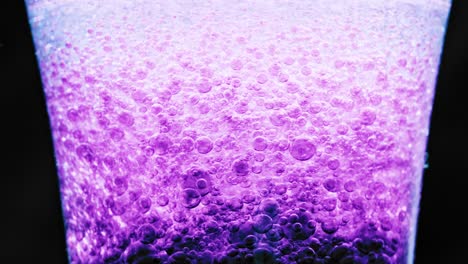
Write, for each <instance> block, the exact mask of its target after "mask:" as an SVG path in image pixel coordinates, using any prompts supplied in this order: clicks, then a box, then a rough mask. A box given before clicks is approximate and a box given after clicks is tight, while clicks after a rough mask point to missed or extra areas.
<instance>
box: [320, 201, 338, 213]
mask: <svg viewBox="0 0 468 264" xmlns="http://www.w3.org/2000/svg"><path fill="white" fill-rule="evenodd" d="M322 205H323V208H324V209H325V210H327V211H329V212H330V211H333V210H335V208H336V199H335V198H328V199H324V200H323V201H322Z"/></svg>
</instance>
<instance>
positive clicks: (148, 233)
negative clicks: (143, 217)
mask: <svg viewBox="0 0 468 264" xmlns="http://www.w3.org/2000/svg"><path fill="white" fill-rule="evenodd" d="M138 236H139V238H140V242H141V243H143V244H151V243H153V241H154V240H156V233H155V232H154V228H153V227H152V226H150V225H143V226H141V227H140V228H139V230H138Z"/></svg>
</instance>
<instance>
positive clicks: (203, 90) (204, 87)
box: [197, 81, 212, 93]
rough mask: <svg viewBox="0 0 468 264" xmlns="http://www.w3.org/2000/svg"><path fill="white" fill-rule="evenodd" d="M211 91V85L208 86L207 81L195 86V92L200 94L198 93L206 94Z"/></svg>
mask: <svg viewBox="0 0 468 264" xmlns="http://www.w3.org/2000/svg"><path fill="white" fill-rule="evenodd" d="M211 89H212V86H211V84H210V83H209V82H208V81H205V82H202V83H199V84H198V85H197V90H198V92H200V93H208V92H210V91H211Z"/></svg>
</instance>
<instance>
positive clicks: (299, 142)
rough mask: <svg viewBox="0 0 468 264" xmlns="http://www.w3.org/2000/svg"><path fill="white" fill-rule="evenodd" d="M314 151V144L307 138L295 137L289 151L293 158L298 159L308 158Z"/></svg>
mask: <svg viewBox="0 0 468 264" xmlns="http://www.w3.org/2000/svg"><path fill="white" fill-rule="evenodd" d="M315 152H316V148H315V145H314V144H313V143H312V142H311V141H310V140H308V139H302V138H301V139H295V140H294V141H293V143H292V144H291V148H290V149H289V153H290V154H291V156H292V157H293V158H295V159H296V160H300V161H305V160H309V159H310V158H312V157H313V156H314V154H315Z"/></svg>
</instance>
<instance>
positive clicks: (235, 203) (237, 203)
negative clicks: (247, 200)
mask: <svg viewBox="0 0 468 264" xmlns="http://www.w3.org/2000/svg"><path fill="white" fill-rule="evenodd" d="M226 205H227V208H229V210H231V211H239V210H240V209H242V207H243V206H244V205H243V203H242V201H241V200H240V199H238V198H232V199H230V200H229V201H227V202H226Z"/></svg>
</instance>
